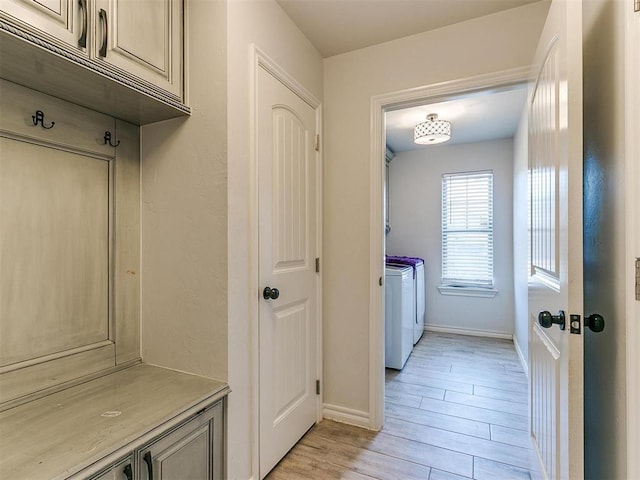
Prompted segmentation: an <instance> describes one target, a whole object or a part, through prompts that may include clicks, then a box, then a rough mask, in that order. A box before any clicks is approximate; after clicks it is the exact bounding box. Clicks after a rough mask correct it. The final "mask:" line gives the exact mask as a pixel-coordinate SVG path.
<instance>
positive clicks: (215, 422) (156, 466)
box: [91, 401, 224, 480]
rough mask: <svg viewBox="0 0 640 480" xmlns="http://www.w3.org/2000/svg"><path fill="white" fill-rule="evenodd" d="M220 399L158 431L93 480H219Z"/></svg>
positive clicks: (221, 474) (221, 453)
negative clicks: (179, 422)
mask: <svg viewBox="0 0 640 480" xmlns="http://www.w3.org/2000/svg"><path fill="white" fill-rule="evenodd" d="M223 435H224V410H223V401H219V402H217V403H216V404H214V405H213V406H211V407H209V408H207V409H206V410H204V411H202V412H200V413H199V414H197V415H196V416H194V417H192V418H190V419H189V420H187V421H186V422H184V423H183V424H181V425H178V426H177V427H175V428H174V429H172V430H170V431H167V432H162V433H159V434H158V436H157V437H156V438H154V439H153V440H151V441H150V442H149V443H147V444H146V445H143V446H142V447H140V448H138V449H136V450H135V451H134V452H132V453H131V455H130V456H128V457H126V458H125V459H123V460H120V461H118V462H117V463H115V464H113V465H111V466H109V467H108V468H106V469H105V470H103V471H101V472H100V473H98V474H97V475H96V476H94V477H91V479H92V480H222V479H223V478H224V451H223V448H224V447H223V446H224V442H223Z"/></svg>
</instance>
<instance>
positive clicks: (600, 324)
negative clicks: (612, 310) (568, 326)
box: [584, 313, 604, 333]
mask: <svg viewBox="0 0 640 480" xmlns="http://www.w3.org/2000/svg"><path fill="white" fill-rule="evenodd" d="M584 326H585V327H589V330H591V331H592V332H596V333H597V332H601V331H603V330H604V317H603V316H602V315H600V314H598V313H592V314H591V315H589V316H588V317H586V318H585V319H584Z"/></svg>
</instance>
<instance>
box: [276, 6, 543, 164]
mask: <svg viewBox="0 0 640 480" xmlns="http://www.w3.org/2000/svg"><path fill="white" fill-rule="evenodd" d="M276 1H277V2H278V4H279V5H280V6H281V7H282V9H283V10H284V11H285V12H286V14H287V15H288V16H289V17H290V18H291V19H292V20H293V22H294V23H295V24H296V25H297V26H298V28H299V29H300V30H301V31H302V33H304V34H305V35H306V37H307V38H308V39H309V41H310V42H311V43H312V44H313V45H314V46H315V47H316V48H317V49H318V51H319V52H320V54H321V55H322V56H323V57H325V58H326V57H330V56H333V55H338V54H341V53H345V52H349V51H351V50H356V49H359V48H364V47H368V46H371V45H376V44H379V43H382V42H387V41H390V40H395V39H398V38H402V37H406V36H408V35H413V34H416V33H421V32H425V31H427V30H433V29H436V28H441V27H445V26H447V25H452V24H454V23H459V22H463V21H465V20H469V19H472V18H476V17H481V16H484V15H490V14H492V13H497V12H499V11H502V10H508V9H510V8H515V7H519V6H522V5H525V4H528V3H534V2H536V1H538V0H276ZM525 99H526V89H525V88H524V87H523V88H522V89H515V90H511V91H506V92H501V93H493V92H492V93H491V94H489V93H487V94H482V93H480V94H474V95H472V96H469V97H466V98H462V99H456V100H452V101H445V102H439V103H436V104H431V105H425V106H420V107H414V108H408V109H403V110H397V111H393V112H388V113H387V115H386V122H387V144H388V145H389V147H390V148H391V149H392V150H393V151H394V152H402V151H407V150H415V149H419V148H433V147H430V146H425V145H416V144H414V143H413V128H414V127H415V125H416V124H417V123H420V122H422V121H424V120H425V118H426V116H427V115H428V114H429V113H437V114H438V115H439V117H440V118H442V119H445V120H449V121H451V124H452V126H451V130H452V136H451V140H450V141H449V142H447V143H446V144H445V145H453V144H459V143H469V142H480V141H486V140H494V139H498V138H509V137H512V136H513V134H514V133H515V130H516V128H517V126H518V122H519V120H520V114H521V113H522V108H523V106H524V102H525Z"/></svg>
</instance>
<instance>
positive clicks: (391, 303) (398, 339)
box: [384, 266, 415, 370]
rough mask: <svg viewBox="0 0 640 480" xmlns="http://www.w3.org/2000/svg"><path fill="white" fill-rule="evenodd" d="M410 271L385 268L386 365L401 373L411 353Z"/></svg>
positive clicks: (401, 268) (412, 298)
mask: <svg viewBox="0 0 640 480" xmlns="http://www.w3.org/2000/svg"><path fill="white" fill-rule="evenodd" d="M413 284H414V281H413V268H412V267H408V266H387V267H386V268H385V342H384V344H385V366H386V367H388V368H395V369H397V370H402V367H404V364H405V362H406V361H407V358H409V355H410V354H411V350H413V330H414V327H413V325H414V312H415V310H414V308H415V299H414V285H413Z"/></svg>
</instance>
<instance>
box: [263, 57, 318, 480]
mask: <svg viewBox="0 0 640 480" xmlns="http://www.w3.org/2000/svg"><path fill="white" fill-rule="evenodd" d="M257 92H258V93H257V94H258V99H257V105H258V112H257V113H258V125H257V132H258V137H257V138H258V141H257V152H258V154H257V158H258V178H259V180H258V190H259V194H258V196H259V207H258V210H259V234H258V235H259V243H260V246H259V257H260V258H259V278H260V297H261V298H260V318H259V322H260V323H259V332H260V334H259V335H260V339H259V348H260V408H259V411H260V434H259V435H260V478H263V477H264V476H265V475H266V474H267V473H268V472H269V471H270V470H271V469H272V468H273V467H274V466H275V464H276V463H277V462H278V461H279V460H280V459H281V458H282V457H283V456H284V455H285V454H286V453H287V452H288V451H289V449H290V448H291V447H292V446H293V445H295V443H296V442H297V441H298V440H299V439H300V438H301V437H302V435H304V433H305V432H306V431H307V430H308V429H309V428H310V427H311V426H312V425H313V424H314V423H315V421H316V409H317V402H318V397H317V395H316V378H317V377H316V375H317V368H316V322H317V318H316V306H317V298H316V297H317V293H316V287H317V285H316V282H317V274H316V269H315V258H316V228H317V227H316V152H315V148H314V143H315V142H314V140H315V136H316V114H315V110H314V108H312V107H311V106H310V105H309V104H307V103H306V102H305V101H304V100H302V99H301V98H300V97H299V96H297V95H296V94H295V93H294V92H293V91H292V90H290V89H289V88H288V87H286V86H285V85H283V84H282V83H281V82H280V81H279V80H277V79H276V78H275V77H274V76H272V75H271V74H270V73H269V72H267V71H266V70H265V69H264V68H262V67H260V68H258V88H257ZM267 288H269V289H271V290H270V291H269V290H267V291H265V290H266V289H267ZM263 289H265V290H263ZM275 291H277V292H278V293H277V294H276V293H275Z"/></svg>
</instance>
